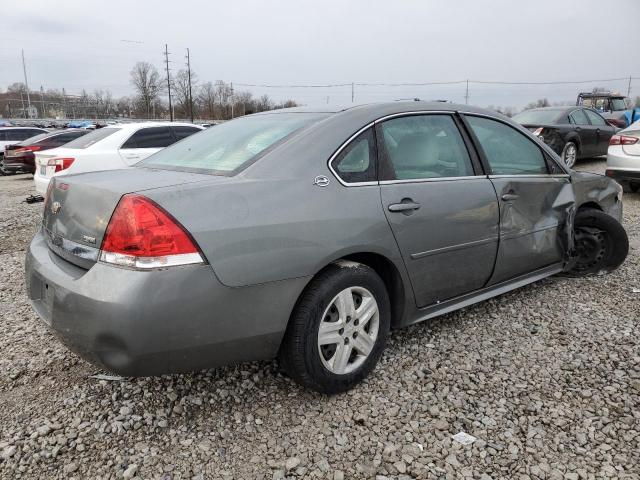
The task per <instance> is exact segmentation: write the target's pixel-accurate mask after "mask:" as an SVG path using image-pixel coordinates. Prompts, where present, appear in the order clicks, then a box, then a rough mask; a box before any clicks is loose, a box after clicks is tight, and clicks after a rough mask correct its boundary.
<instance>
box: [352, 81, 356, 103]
mask: <svg viewBox="0 0 640 480" xmlns="http://www.w3.org/2000/svg"><path fill="white" fill-rule="evenodd" d="M354 98H355V93H354V91H353V82H351V103H353V99H354Z"/></svg>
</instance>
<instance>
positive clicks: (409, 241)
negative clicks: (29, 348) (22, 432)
mask: <svg viewBox="0 0 640 480" xmlns="http://www.w3.org/2000/svg"><path fill="white" fill-rule="evenodd" d="M621 213H622V190H621V188H620V186H619V185H618V184H617V183H615V182H614V181H612V180H610V179H608V178H606V177H603V176H599V175H593V174H587V173H578V172H574V171H571V170H569V169H568V168H567V167H566V166H564V165H563V164H562V162H561V161H560V160H559V158H558V157H557V155H556V154H555V153H554V152H553V151H552V150H551V149H550V148H549V147H547V146H546V145H544V144H542V143H541V142H539V141H538V140H536V138H535V137H533V136H532V135H531V133H530V132H528V131H527V130H526V129H524V128H522V127H520V126H519V125H517V124H516V123H514V122H512V121H510V120H509V119H507V118H505V117H502V116H500V115H498V114H494V113H492V112H488V111H484V110H480V109H475V108H471V107H467V106H461V105H453V104H448V103H426V102H394V103H386V104H372V105H363V106H357V107H352V108H346V109H335V110H330V109H311V108H295V109H285V110H279V111H275V112H267V113H261V114H257V115H251V116H247V117H243V118H240V119H237V120H233V121H230V122H227V123H225V124H222V125H218V126H216V127H214V128H211V129H208V130H206V131H203V132H201V133H198V134H196V135H193V136H191V137H189V138H186V139H184V140H182V141H180V142H178V143H176V144H175V145H173V146H170V147H168V148H166V149H165V150H163V151H161V152H159V153H157V154H155V155H152V156H151V157H149V158H148V159H146V160H144V161H142V162H140V163H139V164H137V165H136V166H135V167H134V168H130V169H126V170H118V171H107V172H92V173H86V174H79V175H68V176H65V177H64V178H59V179H55V178H54V180H53V181H52V182H51V184H50V188H49V191H48V193H47V197H46V203H45V211H44V217H43V222H42V228H41V229H40V231H39V232H38V233H37V234H36V236H35V238H34V239H33V241H32V243H31V245H30V248H29V252H28V255H27V260H26V278H27V288H28V294H29V297H30V299H31V302H32V305H33V307H34V308H35V310H36V311H37V312H38V314H39V315H40V317H41V318H42V320H43V321H44V322H45V323H46V324H48V325H49V326H50V327H51V329H52V330H53V331H54V332H55V333H56V334H57V335H58V337H59V338H60V340H61V341H63V342H64V343H66V344H67V345H68V346H69V347H70V348H71V349H73V350H74V351H76V352H78V353H79V354H80V355H81V356H83V357H84V358H86V359H88V360H89V361H91V362H93V363H95V364H96V365H100V366H103V367H104V368H106V369H109V370H112V371H115V372H118V373H121V374H124V375H156V374H164V373H171V372H182V371H189V370H196V369H202V368H209V367H215V366H218V365H223V364H228V363H231V362H240V361H247V360H257V359H268V358H272V357H275V356H278V357H279V359H280V361H281V363H282V365H283V366H284V368H285V370H286V371H287V372H288V373H289V375H290V376H291V377H293V378H294V379H295V380H297V381H298V382H300V383H302V384H303V385H305V386H307V387H309V388H312V389H315V390H318V391H322V392H328V393H332V392H339V391H343V390H346V389H348V388H350V387H352V386H353V385H355V384H356V383H358V382H359V381H360V380H362V378H364V377H365V376H366V375H367V374H368V373H369V372H370V371H371V370H372V369H373V368H374V366H375V364H376V362H377V361H378V360H379V358H380V356H381V355H382V351H383V349H384V347H385V343H386V340H387V337H388V335H389V331H390V330H391V329H393V328H398V327H402V326H405V325H409V324H412V323H416V322H420V321H423V320H426V319H429V318H432V317H435V316H437V315H442V314H444V313H447V312H451V311H453V310H456V309H459V308H462V307H465V306H467V305H470V304H473V303H475V302H479V301H481V300H484V299H487V298H490V297H493V296H496V295H499V294H501V293H504V292H507V291H509V290H512V289H515V288H518V287H521V286H523V285H526V284H529V283H531V282H535V281H537V280H540V279H542V278H545V277H548V276H550V275H554V274H558V273H561V272H564V273H565V274H570V275H587V274H594V273H599V272H603V271H609V270H612V269H615V268H616V267H618V266H619V265H620V264H621V263H622V262H623V261H624V259H625V257H626V255H627V251H628V241H627V236H626V233H625V231H624V229H623V228H622V226H621V225H620V218H621Z"/></svg>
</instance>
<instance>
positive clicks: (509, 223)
mask: <svg viewBox="0 0 640 480" xmlns="http://www.w3.org/2000/svg"><path fill="white" fill-rule="evenodd" d="M466 119H467V122H468V123H469V126H470V129H471V131H472V132H473V134H474V135H475V137H476V139H477V142H478V144H479V146H480V150H481V153H482V155H483V157H484V161H485V162H486V163H487V167H486V168H487V170H488V171H490V172H491V175H490V176H489V178H490V179H491V182H492V183H493V185H494V186H495V190H496V193H497V194H498V202H499V203H500V246H499V248H498V258H497V260H496V267H495V270H494V272H493V276H492V277H491V281H490V282H489V284H491V285H492V284H496V283H500V282H502V281H505V280H509V279H511V278H514V277H517V276H519V275H523V274H526V273H530V272H532V271H535V270H537V269H539V268H543V267H546V266H550V265H553V264H557V263H559V262H561V261H563V260H564V258H565V255H566V248H567V247H566V239H567V233H566V230H567V229H566V228H565V227H566V225H567V224H568V221H569V218H570V212H571V210H572V208H573V205H574V203H575V197H574V194H573V189H572V187H571V183H570V179H569V175H568V174H566V173H564V172H562V171H561V170H560V168H559V167H558V166H555V172H561V173H552V171H551V170H550V168H549V164H548V162H549V161H553V160H551V159H548V158H546V157H545V154H544V153H543V151H542V149H541V148H540V146H538V145H537V144H536V142H535V141H533V140H532V139H530V138H528V137H527V136H526V135H524V134H523V133H521V132H519V131H518V130H516V129H515V128H513V127H512V126H510V125H507V124H506V123H502V122H500V121H498V120H494V119H489V118H486V117H480V116H466Z"/></svg>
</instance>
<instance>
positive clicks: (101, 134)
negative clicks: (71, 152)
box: [64, 127, 120, 149]
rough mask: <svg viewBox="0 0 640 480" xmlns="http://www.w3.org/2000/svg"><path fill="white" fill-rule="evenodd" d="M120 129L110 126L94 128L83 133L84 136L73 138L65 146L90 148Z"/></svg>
mask: <svg viewBox="0 0 640 480" xmlns="http://www.w3.org/2000/svg"><path fill="white" fill-rule="evenodd" d="M118 130H120V129H119V128H109V127H105V128H100V129H98V130H93V131H92V132H90V133H87V134H86V135H83V136H82V137H80V138H76V139H75V140H72V141H71V142H69V143H67V144H66V145H65V146H64V148H77V149H84V148H89V147H90V146H92V145H95V144H96V143H98V142H99V141H100V140H104V139H105V138H107V137H108V136H109V135H113V134H114V133H116V132H117V131H118Z"/></svg>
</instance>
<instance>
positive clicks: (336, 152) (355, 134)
mask: <svg viewBox="0 0 640 480" xmlns="http://www.w3.org/2000/svg"><path fill="white" fill-rule="evenodd" d="M374 123H375V122H370V123H368V124H367V125H365V126H364V127H362V128H361V129H360V130H358V131H357V132H356V133H354V134H353V135H351V136H350V137H349V138H348V139H347V140H345V142H344V143H343V144H342V145H340V147H338V149H337V150H336V151H335V152H334V153H333V155H331V157H329V160H328V161H327V166H328V167H329V170H330V171H331V173H332V174H333V176H334V177H336V180H338V182H340V183H341V184H342V185H344V186H345V187H360V186H367V185H378V182H375V181H373V182H345V181H344V180H342V178H340V175H338V172H336V171H335V170H334V169H333V165H331V163H332V162H333V160H334V159H335V158H336V157H337V156H338V155H340V152H342V150H344V149H345V148H347V146H348V145H349V144H350V143H351V142H352V141H353V140H354V139H355V138H356V137H357V136H358V135H360V134H361V133H362V132H364V131H365V130H366V129H367V128H371V127H373V124H374Z"/></svg>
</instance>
